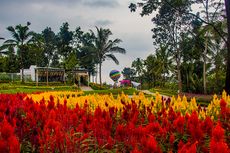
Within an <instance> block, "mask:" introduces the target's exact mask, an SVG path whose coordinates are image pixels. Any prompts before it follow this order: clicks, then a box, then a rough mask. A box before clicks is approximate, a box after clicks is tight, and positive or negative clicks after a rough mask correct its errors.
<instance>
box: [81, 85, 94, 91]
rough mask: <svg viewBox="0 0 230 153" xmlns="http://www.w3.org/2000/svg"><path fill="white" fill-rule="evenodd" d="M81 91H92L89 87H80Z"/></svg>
mask: <svg viewBox="0 0 230 153" xmlns="http://www.w3.org/2000/svg"><path fill="white" fill-rule="evenodd" d="M80 88H81V90H82V91H93V89H92V88H91V87H89V86H80Z"/></svg>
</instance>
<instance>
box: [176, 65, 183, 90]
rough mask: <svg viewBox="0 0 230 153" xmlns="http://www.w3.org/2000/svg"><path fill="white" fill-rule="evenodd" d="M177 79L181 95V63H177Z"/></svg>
mask: <svg viewBox="0 0 230 153" xmlns="http://www.w3.org/2000/svg"><path fill="white" fill-rule="evenodd" d="M177 79H178V89H179V94H180V93H181V92H182V80H181V71H180V62H179V61H177Z"/></svg>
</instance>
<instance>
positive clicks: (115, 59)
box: [105, 54, 119, 65]
mask: <svg viewBox="0 0 230 153" xmlns="http://www.w3.org/2000/svg"><path fill="white" fill-rule="evenodd" d="M105 56H106V57H107V58H109V59H112V60H113V61H114V62H115V63H116V64H117V65H118V64H119V61H118V60H117V58H116V57H115V56H114V55H113V54H106V55H105Z"/></svg>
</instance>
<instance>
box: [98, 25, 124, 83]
mask: <svg viewBox="0 0 230 153" xmlns="http://www.w3.org/2000/svg"><path fill="white" fill-rule="evenodd" d="M96 29H97V34H96V35H95V36H96V38H95V46H94V47H95V48H94V55H95V58H97V61H98V64H99V79H100V86H101V85H102V81H101V66H102V63H103V62H104V61H105V60H106V59H112V60H113V61H114V62H115V63H116V64H119V61H118V59H117V58H116V57H115V55H114V53H121V54H125V53H126V51H125V49H124V48H121V47H119V46H118V44H119V43H121V42H122V41H121V39H114V40H110V39H109V36H111V35H112V32H111V31H110V30H109V29H103V28H98V27H96Z"/></svg>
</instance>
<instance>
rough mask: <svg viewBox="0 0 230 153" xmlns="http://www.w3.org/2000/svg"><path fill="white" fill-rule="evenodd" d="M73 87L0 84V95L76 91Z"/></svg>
mask: <svg viewBox="0 0 230 153" xmlns="http://www.w3.org/2000/svg"><path fill="white" fill-rule="evenodd" d="M76 90H78V89H77V88H76V87H74V86H27V85H18V84H9V83H8V84H6V83H5V84H0V93H9V94H13V93H33V92H44V91H76Z"/></svg>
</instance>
